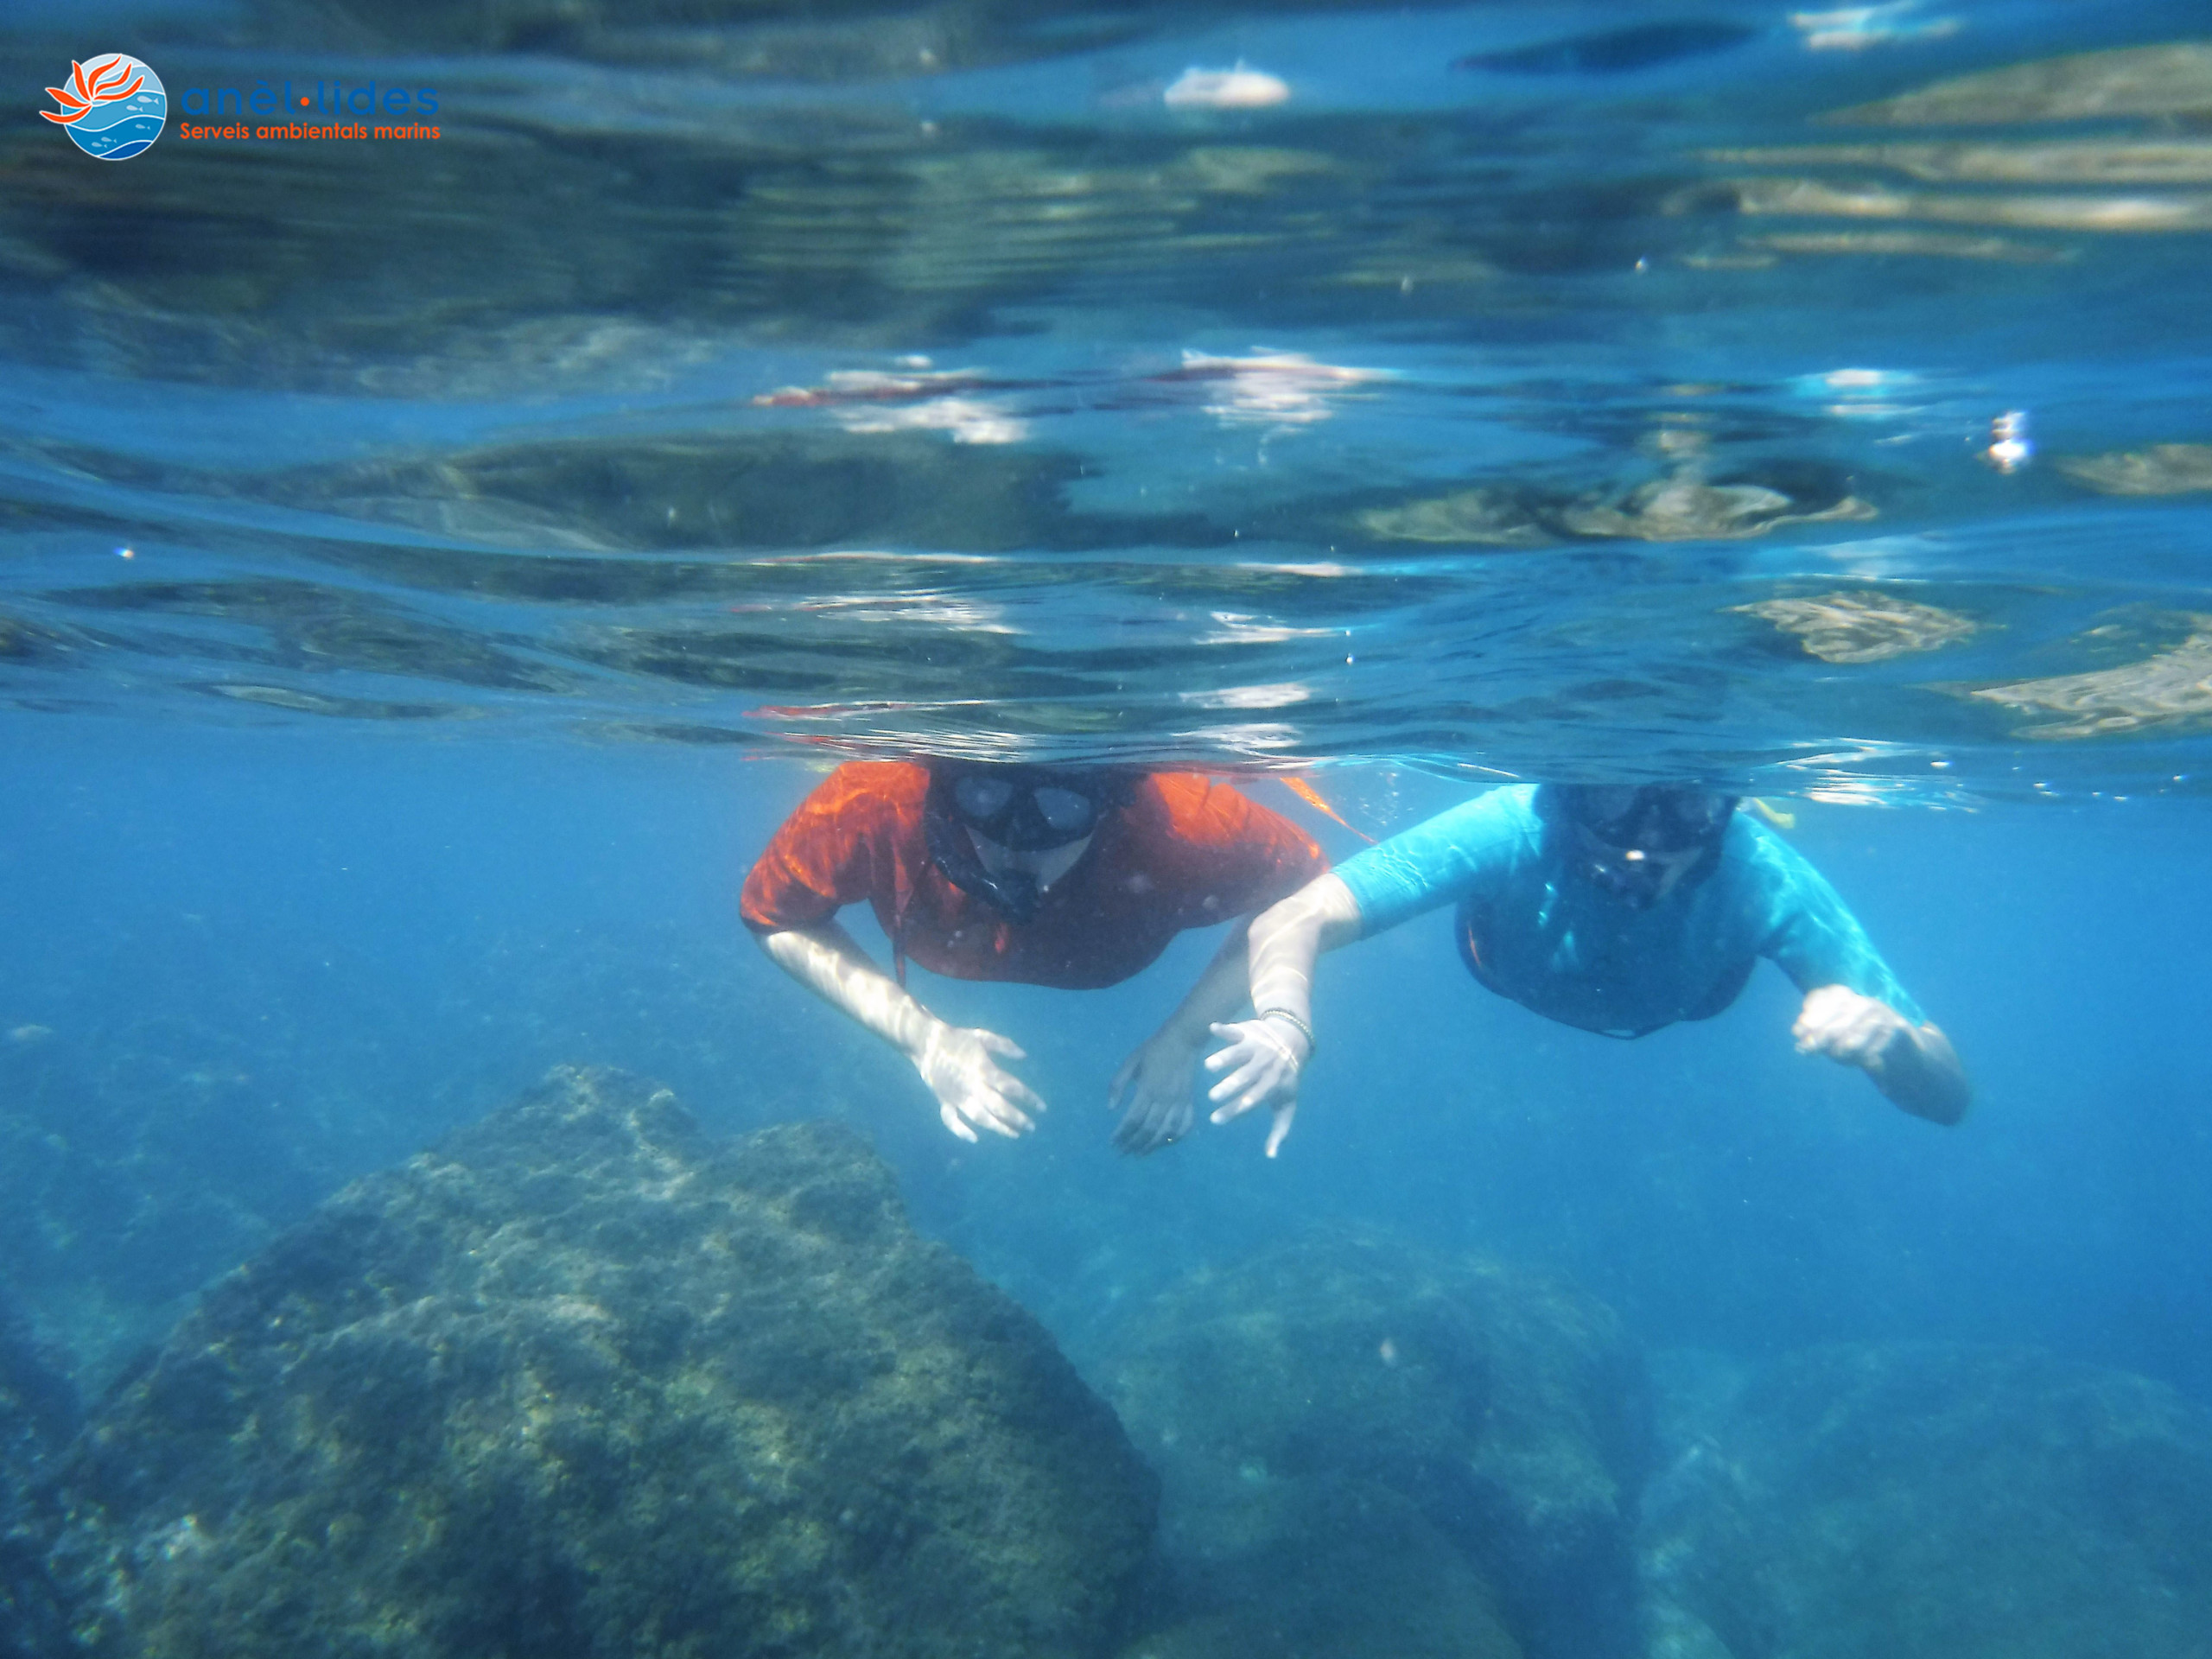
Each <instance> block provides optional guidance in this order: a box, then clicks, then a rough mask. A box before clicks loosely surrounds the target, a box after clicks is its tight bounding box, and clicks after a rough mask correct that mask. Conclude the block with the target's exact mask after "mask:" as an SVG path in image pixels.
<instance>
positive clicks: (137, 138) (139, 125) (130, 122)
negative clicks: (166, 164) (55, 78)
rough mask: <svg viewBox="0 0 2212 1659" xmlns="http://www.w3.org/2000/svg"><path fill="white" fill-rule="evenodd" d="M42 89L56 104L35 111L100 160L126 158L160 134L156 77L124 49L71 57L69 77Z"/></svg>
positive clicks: (162, 108) (163, 116) (162, 97)
mask: <svg viewBox="0 0 2212 1659" xmlns="http://www.w3.org/2000/svg"><path fill="white" fill-rule="evenodd" d="M46 90H47V94H48V96H49V97H50V98H52V99H54V102H55V103H57V104H59V105H60V106H61V107H60V109H59V110H41V111H39V113H40V114H41V115H42V116H44V117H45V118H47V119H48V120H49V121H51V122H54V124H57V125H58V126H60V127H61V128H63V129H64V130H66V131H67V133H68V134H69V137H70V139H71V141H72V142H73V143H75V144H76V146H77V148H78V149H81V150H83V151H84V152H85V154H86V155H87V156H99V158H100V160H102V161H104V162H127V161H129V160H130V158H131V157H132V156H136V155H137V153H138V152H139V151H140V150H142V149H146V148H148V147H149V145H151V144H152V143H153V142H154V140H155V139H156V138H158V137H161V136H162V126H163V124H165V123H166V122H167V121H168V118H169V95H168V93H167V92H164V91H162V78H161V77H160V76H159V75H157V74H156V73H154V72H153V71H152V70H151V69H149V68H148V67H146V66H145V65H144V64H143V63H141V62H140V61H139V60H137V59H136V58H134V57H132V56H131V55H130V54H129V53H127V52H111V53H109V54H107V55H106V56H105V57H104V58H90V59H87V60H86V61H84V62H83V63H73V64H71V65H70V66H69V79H67V81H66V82H64V83H63V84H62V85H61V86H49V87H48V88H47V89H46Z"/></svg>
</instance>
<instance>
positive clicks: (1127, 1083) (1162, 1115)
mask: <svg viewBox="0 0 2212 1659" xmlns="http://www.w3.org/2000/svg"><path fill="white" fill-rule="evenodd" d="M1197 1082H1198V1044H1197V1043H1193V1042H1191V1041H1189V1040H1187V1039H1185V1038H1183V1037H1180V1036H1179V1035H1177V1034H1175V1033H1173V1031H1161V1032H1158V1033H1154V1035H1153V1036H1151V1037H1150V1038H1148V1039H1146V1041H1145V1043H1144V1046H1142V1047H1141V1048H1139V1049H1138V1050H1137V1052H1135V1053H1134V1054H1132V1055H1130V1056H1129V1058H1128V1059H1126V1060H1123V1061H1122V1067H1121V1070H1120V1071H1116V1072H1115V1073H1114V1080H1113V1082H1111V1083H1109V1084H1107V1085H1106V1107H1107V1109H1108V1110H1109V1111H1121V1112H1122V1121H1121V1122H1120V1124H1119V1125H1118V1126H1116V1128H1115V1130H1114V1144H1115V1146H1116V1147H1119V1148H1120V1149H1121V1150H1122V1151H1123V1152H1126V1153H1128V1154H1131V1155H1132V1156H1134V1157H1139V1158H1141V1157H1142V1156H1144V1154H1147V1153H1148V1152H1157V1151H1159V1150H1160V1147H1171V1146H1173V1145H1174V1144H1175V1142H1177V1141H1180V1140H1181V1139H1182V1138H1183V1137H1184V1136H1185V1135H1188V1134H1189V1133H1190V1132H1191V1122H1192V1119H1193V1118H1194V1117H1196V1116H1197V1115H1198V1114H1197V1112H1196V1111H1195V1110H1194V1109H1193V1108H1192V1104H1191V1093H1192V1088H1193V1086H1194V1085H1195V1084H1196V1083H1197ZM1125 1108H1126V1109H1125Z"/></svg>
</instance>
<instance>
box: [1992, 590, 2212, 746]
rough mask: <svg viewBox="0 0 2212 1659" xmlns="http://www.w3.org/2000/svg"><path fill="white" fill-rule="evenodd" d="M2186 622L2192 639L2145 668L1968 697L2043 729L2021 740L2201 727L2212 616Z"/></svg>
mask: <svg viewBox="0 0 2212 1659" xmlns="http://www.w3.org/2000/svg"><path fill="white" fill-rule="evenodd" d="M2189 620H2190V621H2191V622H2192V623H2194V624H2195V625H2196V627H2195V630H2194V632H2191V633H2190V635H2189V637H2188V638H2187V639H2183V641H2182V642H2181V643H2180V644H2179V645H2173V646H2171V647H2170V648H2168V649H2167V650H2164V651H2161V652H2157V653H2155V654H2154V655H2152V656H2150V657H2147V658H2144V659H2143V660H2142V661H2140V662H2133V663H2126V664H2121V665H2120V666H2119V667H2117V668H2099V669H2091V670H2089V671H2088V672H2086V673H2081V674H2058V675H2053V676H2052V677H2050V678H2048V679H2040V680H2019V681H2015V682H2014V683H2011V684H2009V685H1985V686H1976V687H1967V688H1964V695H1966V696H1969V697H1973V698H1975V699H1977V700H1979V701H1980V702H1993V703H1996V704H1998V705H1999V707H2002V708H2005V709H2012V710H2013V711H2015V712H2016V713H2018V714H2021V715H2029V716H2031V717H2033V718H2034V719H2035V720H2037V721H2038V722H2039V723H2037V724H2034V725H2029V726H2023V727H2020V728H2018V731H2019V734H2020V735H2021V736H2023V737H2036V738H2045V739H2051V740H2065V739H2072V738H2084V737H2110V736H2114V735H2118V734H2124V733H2130V732H2139V731H2143V730H2145V729H2147V728H2152V727H2162V726H2183V725H2190V726H2193V725H2196V724H2199V723H2201V722H2202V721H2205V720H2207V719H2212V616H2206V615H2202V614H2192V615H2191V616H2190V618H2189ZM2051 716H2056V718H2055V719H2054V718H2051Z"/></svg>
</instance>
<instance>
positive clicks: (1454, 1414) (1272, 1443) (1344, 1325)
mask: <svg viewBox="0 0 2212 1659" xmlns="http://www.w3.org/2000/svg"><path fill="white" fill-rule="evenodd" d="M1101 1375H1102V1376H1103V1377H1104V1378H1105V1379H1106V1380H1107V1383H1108V1385H1109V1394H1110V1395H1112V1397H1113V1398H1114V1400H1115V1402H1116V1405H1117V1406H1118V1407H1119V1408H1120V1409H1121V1411H1122V1418H1123V1421H1125V1422H1126V1423H1128V1426H1129V1428H1130V1432H1131V1433H1132V1434H1133V1435H1134V1436H1135V1439H1136V1440H1137V1443H1138V1445H1139V1446H1141V1447H1142V1448H1143V1449H1144V1451H1145V1452H1147V1455H1148V1456H1150V1457H1151V1458H1152V1459H1154V1462H1155V1464H1156V1465H1158V1466H1159V1467H1160V1470H1161V1472H1162V1474H1163V1476H1164V1478H1165V1480H1166V1509H1165V1514H1164V1520H1163V1542H1164V1546H1165V1548H1164V1551H1163V1554H1164V1555H1165V1556H1166V1559H1167V1560H1170V1561H1172V1562H1174V1563H1176V1564H1177V1565H1178V1567H1181V1568H1183V1569H1185V1571H1186V1573H1187V1582H1186V1583H1184V1584H1182V1585H1180V1586H1178V1587H1177V1589H1176V1592H1175V1599H1179V1600H1180V1601H1181V1603H1182V1604H1183V1606H1182V1609H1181V1611H1183V1612H1184V1613H1185V1615H1186V1617H1185V1622H1184V1623H1183V1624H1181V1625H1179V1626H1177V1627H1174V1628H1173V1629H1171V1630H1169V1631H1167V1632H1165V1633H1163V1635H1162V1637H1161V1638H1160V1640H1159V1641H1158V1642H1156V1643H1147V1644H1143V1646H1142V1649H1141V1650H1142V1651H1145V1652H1147V1653H1151V1652H1158V1653H1160V1654H1162V1655H1166V1654H1170V1653H1175V1654H1180V1653H1184V1652H1197V1651H1201V1650H1203V1651H1209V1652H1211V1651H1215V1650H1220V1651H1224V1652H1225V1651H1228V1650H1229V1649H1231V1648H1233V1647H1235V1646H1236V1641H1234V1640H1231V1639H1230V1638H1229V1637H1227V1636H1226V1635H1225V1634H1224V1637H1223V1639H1222V1640H1221V1641H1220V1642H1219V1643H1216V1644H1213V1645H1208V1644H1206V1643H1204V1642H1202V1641H1200V1640H1199V1639H1198V1637H1197V1636H1195V1635H1194V1634H1193V1632H1194V1631H1197V1630H1204V1629H1205V1628H1207V1627H1208V1626H1215V1627H1221V1626H1223V1624H1224V1621H1236V1623H1237V1624H1239V1626H1240V1630H1239V1634H1240V1636H1241V1638H1242V1641H1243V1650H1244V1651H1248V1652H1249V1651H1252V1650H1255V1649H1257V1650H1262V1651H1269V1652H1290V1651H1309V1650H1310V1651H1312V1652H1314V1653H1316V1654H1319V1653H1323V1652H1326V1653H1331V1654H1346V1653H1352V1652H1361V1651H1370V1652H1374V1653H1376V1654H1378V1655H1381V1654H1394V1655H1395V1654H1406V1653H1429V1652H1434V1653H1443V1652H1452V1653H1458V1654H1480V1653H1497V1654H1510V1653H1513V1652H1515V1651H1516V1650H1520V1649H1525V1650H1526V1651H1527V1652H1528V1653H1529V1654H1531V1655H1538V1656H1559V1659H1567V1656H1573V1659H1597V1656H1603V1655H1609V1654H1624V1653H1626V1652H1628V1651H1630V1644H1631V1637H1632V1632H1633V1630H1634V1624H1635V1621H1634V1618H1633V1612H1632V1608H1633V1595H1632V1588H1631V1584H1632V1575H1631V1572H1630V1549H1629V1537H1630V1517H1631V1516H1633V1514H1634V1512H1635V1509H1636V1500H1637V1489H1638V1485H1639V1483H1640V1481H1641V1478H1642V1475H1643V1464H1644V1448H1645V1439H1646V1428H1645V1421H1646V1417H1645V1399H1644V1393H1643V1372H1642V1366H1641V1362H1640V1360H1639V1359H1638V1357H1637V1354H1636V1352H1635V1351H1634V1350H1633V1349H1631V1348H1630V1344H1629V1343H1628V1341H1627V1339H1626V1338H1625V1337H1624V1335H1623V1333H1622V1331H1621V1328H1620V1325H1619V1323H1618V1320H1617V1319H1615V1318H1614V1317H1613V1315H1612V1314H1611V1313H1610V1312H1609V1311H1607V1310H1606V1309H1605V1308H1604V1307H1602V1306H1599V1305H1598V1304H1597V1303H1595V1302H1592V1301H1591V1300H1589V1299H1588V1298H1586V1297H1584V1296H1582V1295H1580V1294H1577V1293H1575V1292H1574V1291H1573V1290H1571V1289H1569V1288H1567V1287H1564V1286H1562V1285H1560V1284H1558V1283H1556V1282H1554V1281H1548V1280H1545V1279H1541V1278H1537V1277H1535V1276H1531V1275H1528V1274H1517V1273H1514V1272H1511V1271H1510V1270H1508V1269H1506V1268H1500V1267H1496V1266H1491V1265H1488V1264H1482V1263H1475V1262H1455V1261H1447V1260H1443V1259H1440V1258H1438V1257H1434V1256H1431V1255H1424V1254H1422V1253H1421V1252H1420V1251H1417V1250H1414V1249H1409V1248H1408V1247H1406V1246H1404V1245H1402V1244H1399V1243H1395V1242H1389V1241H1384V1240H1380V1239H1376V1238H1371V1237H1365V1236H1342V1235H1316V1236H1311V1237H1308V1238H1306V1239H1304V1240H1302V1241H1300V1242H1298V1243H1293V1244H1291V1245H1289V1246H1287V1247H1286V1248H1284V1249H1281V1250H1278V1251H1276V1252H1274V1254H1271V1255H1266V1256H1263V1257H1262V1258H1260V1259H1258V1260H1256V1261H1254V1262H1249V1263H1247V1264H1245V1265H1243V1266H1241V1267H1237V1268H1231V1269H1229V1270H1226V1271H1220V1272H1214V1271H1207V1272H1203V1273H1200V1274H1196V1275H1194V1276H1192V1278H1191V1279H1189V1280H1187V1281H1185V1282H1184V1283H1183V1284H1182V1285H1180V1286H1179V1287H1177V1288H1175V1289H1174V1290H1173V1291H1171V1292H1169V1293H1168V1294H1166V1296H1164V1297H1162V1298H1160V1300H1158V1301H1157V1302H1156V1303H1155V1304H1154V1305H1153V1306H1151V1307H1150V1308H1148V1309H1147V1311H1146V1312H1145V1313H1143V1314H1141V1315H1140V1316H1138V1317H1137V1319H1136V1320H1135V1323H1134V1325H1133V1328H1132V1329H1130V1330H1129V1331H1128V1332H1127V1334H1126V1337H1125V1339H1124V1340H1123V1342H1122V1344H1120V1351H1119V1356H1118V1357H1117V1358H1116V1359H1114V1360H1113V1361H1111V1362H1110V1363H1108V1364H1107V1366H1106V1367H1105V1368H1104V1370H1103V1371H1102V1373H1101ZM1409 1563H1422V1564H1423V1565H1422V1567H1421V1569H1420V1570H1417V1571H1416V1570H1413V1569H1412V1568H1411V1567H1409V1566H1408V1564H1409ZM1437 1563H1443V1564H1445V1567H1448V1569H1449V1570H1448V1571H1447V1570H1445V1567H1438V1566H1437V1565H1435V1564H1437ZM1331 1607H1333V1609H1334V1610H1335V1616H1336V1618H1338V1620H1340V1621H1342V1622H1343V1623H1344V1624H1345V1625H1346V1626H1347V1627H1350V1626H1351V1625H1353V1624H1363V1626H1364V1630H1363V1638H1364V1639H1363V1640H1353V1639H1351V1637H1349V1636H1347V1637H1345V1638H1344V1639H1341V1640H1339V1639H1337V1638H1330V1639H1328V1640H1323V1639H1322V1633H1321V1632H1320V1631H1319V1630H1317V1629H1316V1628H1315V1619H1316V1618H1317V1617H1318V1613H1317V1612H1316V1611H1314V1610H1319V1609H1323V1608H1331ZM1353 1609H1357V1612H1354V1611H1351V1610H1353ZM1277 1626H1283V1627H1287V1628H1288V1629H1289V1630H1293V1631H1295V1632H1297V1633H1298V1635H1299V1637H1300V1640H1299V1641H1297V1642H1287V1641H1285V1640H1283V1639H1281V1637H1282V1630H1280V1629H1278V1628H1277ZM1454 1629H1456V1630H1457V1632H1458V1633H1457V1635H1456V1637H1454V1636H1453V1635H1452V1634H1451V1632H1452V1630H1454ZM1454 1642H1456V1643H1457V1645H1452V1643H1454Z"/></svg>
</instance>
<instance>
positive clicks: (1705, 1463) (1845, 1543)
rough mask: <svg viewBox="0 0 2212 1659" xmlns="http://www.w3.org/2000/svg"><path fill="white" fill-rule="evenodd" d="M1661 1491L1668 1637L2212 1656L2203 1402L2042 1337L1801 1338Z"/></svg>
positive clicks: (1876, 1657) (1708, 1653) (2083, 1655)
mask: <svg viewBox="0 0 2212 1659" xmlns="http://www.w3.org/2000/svg"><path fill="white" fill-rule="evenodd" d="M1699 1430H1700V1432H1694V1433H1691V1434H1690V1435H1689V1436H1688V1444H1687V1445H1686V1446H1684V1447H1683V1449H1682V1451H1681V1454H1680V1456H1679V1457H1678V1459H1676V1461H1675V1465H1674V1467H1673V1468H1672V1469H1671V1470H1670V1471H1669V1473H1668V1474H1667V1475H1666V1476H1665V1477H1664V1478H1662V1479H1661V1480H1659V1481H1656V1482H1655V1483H1654V1484H1653V1487H1652V1491H1651V1502H1650V1505H1649V1517H1648V1519H1647V1522H1646V1529H1645V1535H1644V1539H1643V1568H1644V1573H1645V1578H1646V1580H1647V1583H1648V1584H1649V1586H1650V1589H1651V1600H1652V1604H1653V1611H1654V1616H1655V1617H1654V1628H1655V1637H1656V1638H1657V1639H1656V1641H1655V1645H1654V1652H1655V1655H1656V1654H1669V1655H1682V1656H1689V1655H1693V1654H1694V1655H1698V1656H1701V1659H1731V1656H1732V1659H1783V1656H1788V1659H2103V1656H2107V1655H2114V1656H2117V1655H2122V1654H2125V1655H2126V1656H2129V1659H2203V1656H2205V1655H2208V1654H2212V1419H2208V1418H2207V1417H2206V1416H2205V1414H2203V1413H2202V1412H2200V1411H2199V1410H2197V1409H2196V1408H2194V1407H2192V1406H2190V1404H2189V1403H2188V1402H2185V1401H2183V1399H2182V1397H2181V1396H2180V1395H2177V1394H2176V1393H2174V1392H2173V1391H2172V1390H2171V1389H2168V1388H2166V1387H2164V1386H2163V1385H2162V1384H2159V1383H2152V1382H2150V1381H2147V1380H2145V1379H2144V1378H2142V1377H2138V1376H2128V1375H2126V1374H2124V1373H2121V1372H2116V1371H2107V1370H2095V1369H2093V1368H2091V1367H2088V1366H2083V1365H2074V1364H2067V1363H2061V1362H2059V1361H2056V1360H2054V1359H2052V1358H2050V1357H2047V1356H2045V1355H2043V1354H2040V1353H2037V1352H2034V1351H2020V1350H2011V1349H1998V1348H1975V1347H1965V1346H1950V1345H1942V1344H1925V1345H1919V1344H1904V1345H1897V1346H1835V1347H1824V1348H1819V1349H1815V1350H1811V1351H1805V1352H1802V1353H1797V1354H1793V1355H1789V1356H1787V1357H1784V1358H1783V1359H1781V1360H1779V1361H1777V1362H1776V1363H1774V1364H1772V1365H1771V1366H1770V1367H1768V1368H1767V1369H1766V1370H1764V1371H1763V1372H1761V1373H1759V1374H1758V1375H1756V1376H1753V1377H1752V1378H1751V1380H1750V1381H1749V1382H1748V1383H1746V1384H1745V1386H1744V1387H1743V1388H1742V1389H1741V1390H1740V1391H1738V1392H1737V1393H1735V1394H1734V1395H1733V1396H1732V1397H1731V1398H1728V1399H1726V1400H1724V1401H1719V1402H1715V1404H1714V1407H1713V1409H1711V1410H1709V1411H1708V1412H1707V1414H1706V1416H1705V1421H1703V1422H1702V1424H1701V1425H1699Z"/></svg>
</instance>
